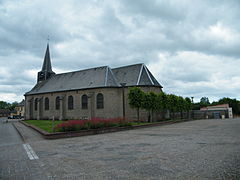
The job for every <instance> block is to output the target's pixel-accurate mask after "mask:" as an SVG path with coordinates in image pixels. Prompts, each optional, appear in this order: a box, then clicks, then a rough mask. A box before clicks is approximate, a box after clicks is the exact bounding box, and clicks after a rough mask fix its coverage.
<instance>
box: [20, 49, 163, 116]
mask: <svg viewBox="0 0 240 180" xmlns="http://www.w3.org/2000/svg"><path fill="white" fill-rule="evenodd" d="M130 87H140V88H141V89H142V90H144V91H145V92H149V91H153V92H156V93H159V92H161V91H162V86H161V85H160V84H159V82H158V81H157V80H156V79H155V78H154V76H153V75H152V73H151V72H150V71H149V70H148V68H147V67H146V66H145V65H144V64H133V65H129V66H123V67H118V68H111V67H109V66H102V67H95V68H90V69H84V70H79V71H73V72H68V73H61V74H55V73H54V72H53V71H52V65H51V59H50V51H49V45H47V49H46V53H45V57H44V62H43V66H42V70H41V71H40V72H38V74H37V83H36V85H35V86H34V87H33V88H32V89H31V90H30V91H29V92H27V93H25V106H26V107H25V119H38V120H43V119H52V118H54V119H59V120H73V119H91V118H93V117H99V118H117V117H126V118H127V119H131V120H136V119H137V112H136V110H135V109H132V108H131V107H130V106H129V103H128V92H129V88H130ZM140 119H142V120H147V113H146V112H145V111H143V110H142V111H141V112H140Z"/></svg>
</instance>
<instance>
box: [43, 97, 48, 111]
mask: <svg viewBox="0 0 240 180" xmlns="http://www.w3.org/2000/svg"><path fill="white" fill-rule="evenodd" d="M44 107H45V110H49V98H48V97H46V98H45V101H44Z"/></svg>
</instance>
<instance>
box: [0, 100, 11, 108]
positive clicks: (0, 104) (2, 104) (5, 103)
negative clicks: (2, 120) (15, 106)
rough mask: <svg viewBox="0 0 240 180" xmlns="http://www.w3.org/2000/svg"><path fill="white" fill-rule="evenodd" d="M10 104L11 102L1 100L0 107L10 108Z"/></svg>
mask: <svg viewBox="0 0 240 180" xmlns="http://www.w3.org/2000/svg"><path fill="white" fill-rule="evenodd" d="M9 106H10V103H7V102H5V101H0V109H8V108H9Z"/></svg>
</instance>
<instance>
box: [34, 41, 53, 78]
mask: <svg viewBox="0 0 240 180" xmlns="http://www.w3.org/2000/svg"><path fill="white" fill-rule="evenodd" d="M54 74H55V72H53V71H52V65H51V59H50V52H49V44H47V49H46V53H45V57H44V61H43V66H42V70H41V71H40V72H38V77H37V82H41V81H44V80H47V79H49V78H50V77H51V76H53V75H54Z"/></svg>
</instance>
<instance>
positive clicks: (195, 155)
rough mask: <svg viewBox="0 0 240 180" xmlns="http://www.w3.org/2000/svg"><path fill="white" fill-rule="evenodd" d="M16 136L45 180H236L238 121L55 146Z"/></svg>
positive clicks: (79, 139) (208, 122)
mask: <svg viewBox="0 0 240 180" xmlns="http://www.w3.org/2000/svg"><path fill="white" fill-rule="evenodd" d="M20 130H21V131H22V133H23V134H24V133H25V134H24V135H23V136H24V137H25V138H26V139H27V142H28V143H29V144H30V145H31V147H32V148H33V150H34V151H35V152H36V154H37V155H38V157H39V159H38V160H33V161H31V163H35V164H36V163H37V164H38V168H39V169H40V170H41V172H43V173H44V174H45V176H46V177H47V178H48V179H104V180H105V179H156V180H159V179H184V180H186V179H191V180H192V179H211V180H212V179H216V180H218V179H219V180H220V179H226V180H239V179H240V154H239V152H240V119H231V120H229V119H225V120H219V119H216V120H197V121H189V122H183V123H177V124H172V125H165V126H158V127H150V128H144V129H136V130H130V131H122V132H116V133H108V134H100V135H94V136H84V137H76V138H68V139H58V140H43V139H41V138H40V137H36V136H37V135H36V134H34V133H32V132H31V131H29V130H28V131H27V130H24V127H22V128H20ZM36 168H37V167H36V165H35V169H36ZM31 177H33V176H31ZM0 179H1V178H0Z"/></svg>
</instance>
